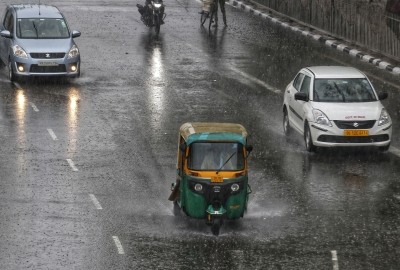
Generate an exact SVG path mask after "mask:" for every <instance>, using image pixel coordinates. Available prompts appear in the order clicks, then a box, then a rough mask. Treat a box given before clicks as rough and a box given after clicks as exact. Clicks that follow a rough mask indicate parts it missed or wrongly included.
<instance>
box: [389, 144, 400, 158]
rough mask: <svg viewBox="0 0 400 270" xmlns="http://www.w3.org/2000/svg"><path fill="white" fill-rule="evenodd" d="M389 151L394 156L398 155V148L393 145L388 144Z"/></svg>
mask: <svg viewBox="0 0 400 270" xmlns="http://www.w3.org/2000/svg"><path fill="white" fill-rule="evenodd" d="M389 152H390V153H392V154H393V155H395V156H398V157H400V149H398V148H396V147H394V146H390V148H389Z"/></svg>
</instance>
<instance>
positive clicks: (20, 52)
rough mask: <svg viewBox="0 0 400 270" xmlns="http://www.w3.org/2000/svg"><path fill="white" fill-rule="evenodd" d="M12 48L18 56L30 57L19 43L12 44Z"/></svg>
mask: <svg viewBox="0 0 400 270" xmlns="http://www.w3.org/2000/svg"><path fill="white" fill-rule="evenodd" d="M12 50H13V53H14V55H15V56H16V57H20V58H28V55H27V54H26V52H25V51H24V49H22V47H21V46H19V45H14V46H12Z"/></svg>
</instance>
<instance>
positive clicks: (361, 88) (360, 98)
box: [313, 79, 377, 102]
mask: <svg viewBox="0 0 400 270" xmlns="http://www.w3.org/2000/svg"><path fill="white" fill-rule="evenodd" d="M313 99H314V101H317V102H370V101H376V100H377V98H376V96H375V93H374V91H373V90H372V87H371V85H370V83H369V82H368V80H366V79H316V80H315V81H314V96H313Z"/></svg>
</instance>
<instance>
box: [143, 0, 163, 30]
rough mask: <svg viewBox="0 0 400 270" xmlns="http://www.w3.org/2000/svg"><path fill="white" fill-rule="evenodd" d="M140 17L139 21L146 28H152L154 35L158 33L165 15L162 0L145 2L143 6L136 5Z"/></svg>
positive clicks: (147, 0)
mask: <svg viewBox="0 0 400 270" xmlns="http://www.w3.org/2000/svg"><path fill="white" fill-rule="evenodd" d="M136 6H137V8H138V10H139V13H140V15H141V17H140V19H141V20H142V22H143V23H144V24H145V25H146V26H147V27H150V28H151V27H153V26H154V29H155V32H156V34H157V35H158V34H159V33H160V27H161V25H162V24H164V19H165V17H166V16H167V14H165V13H164V9H165V6H164V3H163V1H162V0H146V4H145V6H143V5H141V4H137V5H136Z"/></svg>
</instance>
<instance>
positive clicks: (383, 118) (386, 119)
mask: <svg viewBox="0 0 400 270" xmlns="http://www.w3.org/2000/svg"><path fill="white" fill-rule="evenodd" d="M389 122H390V116H389V113H388V112H387V110H386V109H385V108H383V109H382V111H381V116H380V117H379V120H378V126H382V125H386V124H387V123H389Z"/></svg>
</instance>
